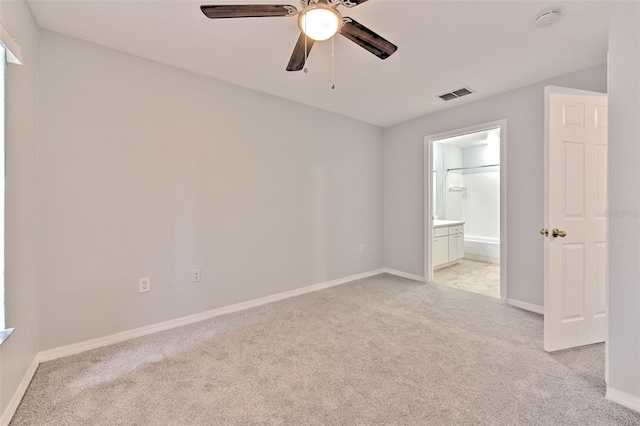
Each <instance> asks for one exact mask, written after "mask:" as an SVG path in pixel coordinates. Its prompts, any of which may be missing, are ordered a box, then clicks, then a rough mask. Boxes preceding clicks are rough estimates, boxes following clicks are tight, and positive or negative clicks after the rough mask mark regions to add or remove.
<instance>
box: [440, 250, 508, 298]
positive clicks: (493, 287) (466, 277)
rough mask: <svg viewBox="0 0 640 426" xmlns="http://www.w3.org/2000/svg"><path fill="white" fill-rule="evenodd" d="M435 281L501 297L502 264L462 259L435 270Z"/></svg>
mask: <svg viewBox="0 0 640 426" xmlns="http://www.w3.org/2000/svg"><path fill="white" fill-rule="evenodd" d="M433 281H434V282H436V283H438V284H443V285H448V286H450V287H455V288H459V289H461V290H466V291H472V292H474V293H480V294H484V295H485V296H491V297H498V298H499V297H500V265H496V264H493V263H487V262H478V261H477V260H471V259H460V263H456V264H455V265H451V266H447V267H446V268H442V269H437V270H435V271H433Z"/></svg>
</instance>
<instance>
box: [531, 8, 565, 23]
mask: <svg viewBox="0 0 640 426" xmlns="http://www.w3.org/2000/svg"><path fill="white" fill-rule="evenodd" d="M559 17H560V9H558V8H557V7H554V8H551V9H545V10H543V11H542V12H540V13H538V14H537V15H536V17H535V18H533V24H534V25H535V26H536V28H544V27H548V26H549V25H551V24H553V23H554V22H556V21H557V20H558V18H559Z"/></svg>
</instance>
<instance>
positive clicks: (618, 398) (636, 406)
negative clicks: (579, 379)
mask: <svg viewBox="0 0 640 426" xmlns="http://www.w3.org/2000/svg"><path fill="white" fill-rule="evenodd" d="M605 398H606V399H608V400H609V401H613V402H615V403H617V404H620V405H622V406H623V407H627V408H630V409H631V410H634V411H638V412H640V397H637V396H635V395H631V394H628V393H626V392H622V391H619V390H617V389H614V388H612V387H609V386H607V395H606V396H605Z"/></svg>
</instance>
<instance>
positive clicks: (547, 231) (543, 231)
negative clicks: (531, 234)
mask: <svg viewBox="0 0 640 426" xmlns="http://www.w3.org/2000/svg"><path fill="white" fill-rule="evenodd" d="M540 234H541V235H543V236H545V237H548V236H549V230H548V229H544V228H542V229H541V230H540Z"/></svg>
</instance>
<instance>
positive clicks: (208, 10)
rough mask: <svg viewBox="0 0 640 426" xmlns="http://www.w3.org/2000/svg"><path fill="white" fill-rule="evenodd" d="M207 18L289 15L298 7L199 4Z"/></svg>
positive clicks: (296, 10)
mask: <svg viewBox="0 0 640 426" xmlns="http://www.w3.org/2000/svg"><path fill="white" fill-rule="evenodd" d="M200 10H202V13H204V14H205V15H206V16H207V18H211V19H219V18H261V17H265V16H289V15H295V14H297V13H298V9H296V8H295V7H293V6H288V5H278V4H235V5H215V6H200Z"/></svg>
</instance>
